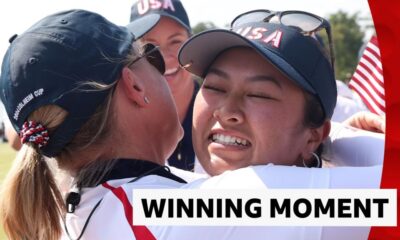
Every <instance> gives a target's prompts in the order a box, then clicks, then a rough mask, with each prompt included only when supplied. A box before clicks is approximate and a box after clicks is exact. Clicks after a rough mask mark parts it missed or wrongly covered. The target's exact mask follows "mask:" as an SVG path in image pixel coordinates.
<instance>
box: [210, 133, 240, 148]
mask: <svg viewBox="0 0 400 240" xmlns="http://www.w3.org/2000/svg"><path fill="white" fill-rule="evenodd" d="M212 141H213V142H216V143H221V144H225V145H240V146H247V140H244V139H241V138H237V137H232V136H226V135H223V134H213V135H212Z"/></svg>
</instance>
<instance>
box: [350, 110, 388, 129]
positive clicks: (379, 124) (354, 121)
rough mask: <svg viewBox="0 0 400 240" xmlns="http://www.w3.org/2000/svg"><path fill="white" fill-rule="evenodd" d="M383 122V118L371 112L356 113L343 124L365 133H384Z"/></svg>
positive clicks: (384, 122)
mask: <svg viewBox="0 0 400 240" xmlns="http://www.w3.org/2000/svg"><path fill="white" fill-rule="evenodd" d="M385 120H386V119H385V117H383V116H379V115H377V114H374V113H371V112H358V113H356V114H354V115H353V116H351V117H350V118H348V119H347V120H345V121H344V122H343V123H344V124H347V125H349V126H352V127H355V128H359V129H363V130H366V131H371V132H377V133H385V131H386V121H385Z"/></svg>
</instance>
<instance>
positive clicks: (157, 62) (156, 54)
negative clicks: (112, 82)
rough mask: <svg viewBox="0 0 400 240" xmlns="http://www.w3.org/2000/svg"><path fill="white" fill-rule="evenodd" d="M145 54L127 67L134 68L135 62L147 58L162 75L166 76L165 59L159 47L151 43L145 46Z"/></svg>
mask: <svg viewBox="0 0 400 240" xmlns="http://www.w3.org/2000/svg"><path fill="white" fill-rule="evenodd" d="M143 49H144V51H143V54H142V55H141V56H139V57H137V58H135V59H134V60H132V61H131V62H130V63H129V64H128V65H127V66H128V67H130V66H132V65H133V64H134V63H135V62H137V61H139V60H140V59H142V58H143V57H145V58H146V60H147V61H148V62H149V63H150V64H151V65H153V66H154V67H155V68H156V69H157V70H158V71H159V72H160V73H161V75H164V73H165V62H164V58H163V56H162V55H161V52H160V50H159V47H158V46H155V45H153V44H151V43H148V44H146V45H144V46H143Z"/></svg>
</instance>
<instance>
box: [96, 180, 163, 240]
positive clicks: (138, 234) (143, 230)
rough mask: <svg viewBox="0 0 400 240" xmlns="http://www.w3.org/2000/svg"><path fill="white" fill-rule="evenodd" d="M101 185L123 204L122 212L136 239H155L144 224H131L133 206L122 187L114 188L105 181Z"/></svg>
mask: <svg viewBox="0 0 400 240" xmlns="http://www.w3.org/2000/svg"><path fill="white" fill-rule="evenodd" d="M102 185H103V187H105V188H108V189H110V190H111V191H112V192H113V193H114V195H115V196H116V197H117V198H118V199H119V200H120V201H121V203H122V205H123V206H124V212H125V217H126V220H127V221H128V223H129V226H130V227H131V229H132V232H133V235H135V238H136V239H137V240H153V239H154V240H156V238H155V237H154V236H153V234H152V233H151V232H150V230H149V229H148V228H147V227H146V226H134V225H133V208H132V205H131V203H130V202H129V199H128V196H126V193H125V191H124V189H123V188H122V187H118V188H115V187H113V186H111V185H109V184H108V183H107V182H105V183H103V184H102Z"/></svg>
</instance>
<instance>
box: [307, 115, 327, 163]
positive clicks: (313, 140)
mask: <svg viewBox="0 0 400 240" xmlns="http://www.w3.org/2000/svg"><path fill="white" fill-rule="evenodd" d="M309 131H310V135H309V139H308V141H307V144H306V146H305V148H304V150H303V152H302V154H301V156H302V158H303V159H310V158H312V153H313V152H315V150H317V148H318V146H319V145H320V144H321V143H322V142H323V141H324V140H325V139H326V138H327V137H328V136H329V132H330V131H331V121H330V120H326V121H325V122H324V123H323V125H322V126H320V127H318V128H311V129H310V130H309Z"/></svg>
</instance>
